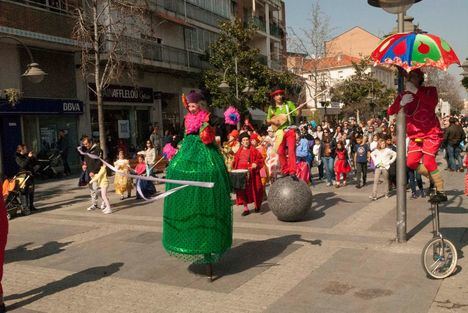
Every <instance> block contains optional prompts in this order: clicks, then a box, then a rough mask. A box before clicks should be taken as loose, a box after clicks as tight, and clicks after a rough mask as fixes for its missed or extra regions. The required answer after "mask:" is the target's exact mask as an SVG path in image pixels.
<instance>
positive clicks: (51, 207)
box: [38, 196, 90, 213]
mask: <svg viewBox="0 0 468 313" xmlns="http://www.w3.org/2000/svg"><path fill="white" fill-rule="evenodd" d="M89 198H90V197H89V196H76V197H74V198H73V199H70V200H68V201H64V202H55V203H54V204H53V205H48V206H42V205H40V206H38V208H39V211H38V213H39V212H46V211H52V210H55V209H60V208H63V207H66V206H71V205H73V204H75V203H83V206H84V207H87V206H88V205H89V204H88V202H89V201H87V200H88V199H89Z"/></svg>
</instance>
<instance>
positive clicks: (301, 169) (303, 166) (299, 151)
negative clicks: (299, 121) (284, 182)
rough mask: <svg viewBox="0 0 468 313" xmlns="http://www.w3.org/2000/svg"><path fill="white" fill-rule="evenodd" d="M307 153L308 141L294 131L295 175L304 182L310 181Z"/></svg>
mask: <svg viewBox="0 0 468 313" xmlns="http://www.w3.org/2000/svg"><path fill="white" fill-rule="evenodd" d="M309 154H310V153H309V142H308V141H307V139H306V138H305V136H303V135H301V133H300V132H299V131H296V162H297V166H296V176H297V177H298V178H299V179H302V180H303V181H304V182H305V183H306V184H309V183H310V167H309V163H307V160H308V158H309Z"/></svg>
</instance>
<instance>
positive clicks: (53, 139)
mask: <svg viewBox="0 0 468 313" xmlns="http://www.w3.org/2000/svg"><path fill="white" fill-rule="evenodd" d="M82 114H83V102H81V101H79V100H76V99H71V100H70V99H35V98H24V99H21V101H19V102H18V103H16V104H15V105H14V106H13V105H11V104H9V103H8V102H7V101H0V143H1V153H0V154H1V159H0V160H1V163H2V164H1V165H2V166H1V167H0V172H3V174H5V175H7V176H11V175H14V174H15V173H16V172H17V171H18V167H17V165H16V162H15V157H14V156H15V152H16V147H17V146H18V145H19V144H21V143H24V144H26V145H27V147H28V148H29V150H32V151H33V153H34V154H35V155H37V156H40V157H45V156H48V155H49V154H50V153H51V152H52V151H53V150H54V149H57V148H58V147H57V140H58V132H59V131H60V130H63V131H64V133H65V140H66V142H67V145H68V147H69V148H68V152H69V153H68V163H69V164H70V166H71V167H72V169H73V168H77V167H78V166H79V156H78V154H77V153H75V152H74V148H75V147H77V146H78V143H79V134H78V119H79V116H80V115H82Z"/></svg>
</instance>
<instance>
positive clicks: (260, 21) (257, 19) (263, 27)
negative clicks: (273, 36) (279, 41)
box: [250, 16, 266, 33]
mask: <svg viewBox="0 0 468 313" xmlns="http://www.w3.org/2000/svg"><path fill="white" fill-rule="evenodd" d="M250 21H251V22H252V23H253V24H254V25H255V26H257V27H258V30H260V31H262V32H264V33H266V24H265V21H264V20H263V19H261V18H260V17H258V16H253V17H252V18H251V19H250Z"/></svg>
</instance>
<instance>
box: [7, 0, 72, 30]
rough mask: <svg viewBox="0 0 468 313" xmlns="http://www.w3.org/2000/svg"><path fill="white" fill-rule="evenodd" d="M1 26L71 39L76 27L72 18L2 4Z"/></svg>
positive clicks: (12, 4)
mask: <svg viewBox="0 0 468 313" xmlns="http://www.w3.org/2000/svg"><path fill="white" fill-rule="evenodd" d="M0 12H1V13H0V25H1V26H5V27H12V28H17V29H22V30H27V31H31V32H36V33H41V34H46V35H52V36H58V37H64V38H71V34H72V31H73V26H74V18H73V17H72V16H67V15H60V14H56V13H52V12H48V11H46V10H40V9H36V8H33V7H26V6H23V5H17V4H14V3H9V2H0Z"/></svg>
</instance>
